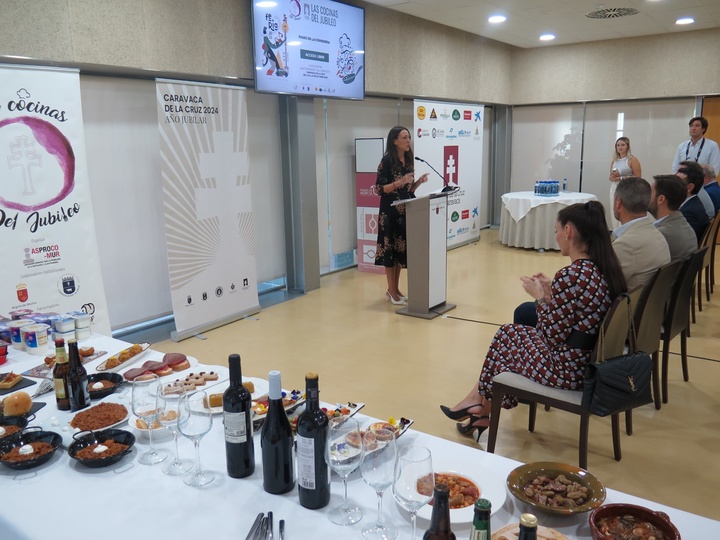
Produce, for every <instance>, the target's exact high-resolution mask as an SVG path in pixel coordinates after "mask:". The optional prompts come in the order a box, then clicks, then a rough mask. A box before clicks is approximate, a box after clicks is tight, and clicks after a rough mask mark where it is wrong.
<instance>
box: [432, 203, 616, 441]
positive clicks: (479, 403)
mask: <svg viewBox="0 0 720 540" xmlns="http://www.w3.org/2000/svg"><path fill="white" fill-rule="evenodd" d="M555 238H556V240H557V243H558V245H559V246H560V252H561V253H562V254H563V255H567V256H569V257H570V260H571V261H572V262H571V264H570V265H569V266H566V267H565V268H562V269H560V270H559V271H558V272H557V273H556V274H555V277H554V279H552V280H550V278H548V277H547V276H544V275H542V274H538V275H536V276H532V277H524V278H523V288H524V289H525V291H526V292H527V293H528V294H529V295H530V296H532V297H533V298H535V299H536V303H537V313H538V324H537V326H536V327H530V326H524V325H520V324H506V325H504V326H501V327H500V329H499V330H498V331H497V333H496V334H495V337H494V338H493V340H492V343H491V344H490V349H489V350H488V353H487V356H486V357H485V363H484V364H483V367H482V371H481V373H480V379H479V381H478V382H477V384H474V385H473V387H472V389H471V390H470V392H468V394H467V396H465V398H464V399H463V400H462V401H460V403H458V404H457V405H455V406H454V407H452V408H448V407H445V406H444V405H441V406H440V408H441V409H442V411H443V413H444V414H445V415H446V416H447V417H449V418H451V419H453V420H464V419H467V418H469V419H468V421H467V422H466V423H458V424H457V428H458V430H459V431H460V432H461V433H463V434H469V435H472V434H473V432H474V431H475V430H477V431H478V434H477V438H478V439H480V434H482V432H483V431H485V429H487V427H488V425H489V424H490V416H489V414H490V398H491V397H492V381H493V377H494V376H495V375H497V374H498V373H502V372H505V371H510V372H513V373H518V374H520V375H523V376H524V377H527V378H529V379H532V380H534V381H536V382H539V383H541V384H545V385H547V386H553V387H556V388H564V389H569V390H579V389H580V388H582V382H583V374H584V371H585V365H586V364H587V362H588V360H589V359H590V353H591V352H592V349H593V347H594V342H595V338H596V337H597V334H598V331H599V328H600V324H601V323H602V320H603V318H604V317H605V313H607V310H608V309H609V308H610V305H611V304H612V302H613V300H614V299H615V298H616V297H617V296H618V295H619V294H621V293H623V292H626V290H627V286H626V284H625V278H624V277H623V273H622V268H621V267H620V263H619V261H618V259H617V257H616V256H615V252H614V251H613V249H612V247H611V245H610V236H609V235H608V232H607V225H606V222H605V210H604V209H603V206H602V204H600V203H599V202H597V201H593V202H589V203H585V204H573V205H571V206H568V207H566V208H564V209H562V210H561V211H560V212H558V216H557V221H556V223H555ZM516 405H517V399H516V398H515V397H513V396H504V397H503V407H505V408H507V409H509V408H512V407H515V406H516Z"/></svg>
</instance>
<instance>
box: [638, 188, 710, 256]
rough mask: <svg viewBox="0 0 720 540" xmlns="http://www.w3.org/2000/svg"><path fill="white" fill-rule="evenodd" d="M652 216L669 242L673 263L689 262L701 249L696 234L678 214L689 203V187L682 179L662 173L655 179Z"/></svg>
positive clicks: (651, 198)
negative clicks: (685, 260)
mask: <svg viewBox="0 0 720 540" xmlns="http://www.w3.org/2000/svg"><path fill="white" fill-rule="evenodd" d="M653 180H654V181H653V184H652V185H651V187H652V196H651V197H650V208H649V210H650V213H651V214H652V215H653V216H655V219H656V220H657V221H655V223H654V225H655V227H656V228H657V230H658V231H660V232H661V233H662V235H663V236H664V237H665V240H667V243H668V247H669V248H670V259H671V260H672V261H678V260H680V261H681V260H684V259H687V258H688V257H689V256H690V255H691V254H692V252H693V251H695V250H696V249H697V247H698V243H697V238H696V237H695V231H693V228H692V227H691V226H690V225H689V224H688V222H687V220H686V219H685V217H684V216H683V215H682V214H681V213H680V212H679V211H678V208H680V205H681V204H682V203H683V201H684V200H685V195H686V194H687V188H686V187H685V182H683V181H682V180H681V179H680V178H679V177H678V176H676V175H674V174H662V175H658V176H654V177H653Z"/></svg>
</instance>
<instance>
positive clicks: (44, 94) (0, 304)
mask: <svg viewBox="0 0 720 540" xmlns="http://www.w3.org/2000/svg"><path fill="white" fill-rule="evenodd" d="M119 211H120V215H119V223H122V219H123V216H122V213H121V210H119ZM0 240H1V245H2V265H0V284H1V285H0V315H7V314H8V312H10V311H14V310H18V309H30V310H32V311H33V312H37V313H52V312H56V313H66V312H68V311H79V310H83V311H85V312H87V313H90V314H92V315H93V330H94V331H97V332H101V333H104V334H108V335H109V334H110V321H109V319H108V312H107V303H106V300H105V290H104V288H103V282H102V275H101V273H100V264H99V260H98V246H97V239H96V237H95V221H94V216H93V208H92V202H91V200H90V189H89V185H88V177H87V162H86V155H85V135H84V131H83V118H82V107H81V103H80V82H79V76H78V72H77V71H75V70H58V69H49V68H47V69H46V68H30V67H22V66H0Z"/></svg>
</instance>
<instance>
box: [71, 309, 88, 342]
mask: <svg viewBox="0 0 720 540" xmlns="http://www.w3.org/2000/svg"><path fill="white" fill-rule="evenodd" d="M74 317H75V328H76V329H78V328H90V323H91V322H92V316H91V315H89V314H87V313H82V314H81V315H75V316H74ZM78 339H79V338H78Z"/></svg>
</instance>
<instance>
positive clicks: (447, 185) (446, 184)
mask: <svg viewBox="0 0 720 540" xmlns="http://www.w3.org/2000/svg"><path fill="white" fill-rule="evenodd" d="M415 159H416V160H417V161H420V162H421V163H424V164H425V165H427V166H428V167H430V168H431V169H432V170H433V172H434V173H435V174H437V175H438V176H439V177H440V178H442V180H443V184H444V187H443V188H442V192H443V193H447V192H448V191H457V190H458V189H460V186H458V185H457V184H455V185H454V186H451V185H450V182H448V181H447V180H445V177H444V176H443V175H442V174H440V173H439V172H437V171H436V170H435V167H433V166H432V165H430V164H429V163H428V162H427V161H425V160H424V159H423V158H419V157H417V156H415ZM453 184H454V182H453Z"/></svg>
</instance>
